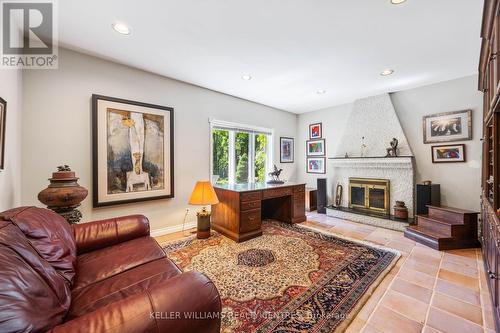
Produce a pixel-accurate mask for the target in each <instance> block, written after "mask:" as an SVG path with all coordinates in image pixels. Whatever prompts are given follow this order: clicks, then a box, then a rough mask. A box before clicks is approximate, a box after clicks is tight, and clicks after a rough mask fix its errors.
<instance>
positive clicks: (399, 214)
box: [394, 201, 408, 219]
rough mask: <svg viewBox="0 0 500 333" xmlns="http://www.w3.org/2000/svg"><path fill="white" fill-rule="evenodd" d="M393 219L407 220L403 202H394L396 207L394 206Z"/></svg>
mask: <svg viewBox="0 0 500 333" xmlns="http://www.w3.org/2000/svg"><path fill="white" fill-rule="evenodd" d="M394 217H396V218H398V219H407V218H408V208H407V207H406V206H405V203H404V202H403V201H396V205H395V206H394Z"/></svg>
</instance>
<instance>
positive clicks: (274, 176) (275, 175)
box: [267, 164, 285, 184]
mask: <svg viewBox="0 0 500 333" xmlns="http://www.w3.org/2000/svg"><path fill="white" fill-rule="evenodd" d="M282 171H283V169H278V167H277V166H276V164H275V165H274V171H273V172H269V176H271V180H269V181H268V182H267V183H268V184H283V183H285V182H284V181H282V180H281V179H280V175H281V172H282Z"/></svg>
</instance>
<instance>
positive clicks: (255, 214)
mask: <svg viewBox="0 0 500 333" xmlns="http://www.w3.org/2000/svg"><path fill="white" fill-rule="evenodd" d="M260 214H261V211H260V209H254V210H249V211H246V212H241V213H240V232H248V231H254V230H258V229H260V227H261V225H262V221H261V217H260Z"/></svg>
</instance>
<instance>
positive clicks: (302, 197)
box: [293, 192, 306, 202]
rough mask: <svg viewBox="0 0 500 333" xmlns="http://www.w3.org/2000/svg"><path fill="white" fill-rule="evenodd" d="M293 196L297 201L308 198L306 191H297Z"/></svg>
mask: <svg viewBox="0 0 500 333" xmlns="http://www.w3.org/2000/svg"><path fill="white" fill-rule="evenodd" d="M293 197H294V198H295V201H296V202H298V201H304V202H305V200H306V194H305V193H304V192H302V193H300V192H299V193H295V194H294V195H293Z"/></svg>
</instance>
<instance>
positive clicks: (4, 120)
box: [0, 97, 7, 170]
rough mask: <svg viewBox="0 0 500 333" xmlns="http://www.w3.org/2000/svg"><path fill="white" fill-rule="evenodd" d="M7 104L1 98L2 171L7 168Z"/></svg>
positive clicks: (0, 150) (0, 144)
mask: <svg viewBox="0 0 500 333" xmlns="http://www.w3.org/2000/svg"><path fill="white" fill-rule="evenodd" d="M6 116H7V102H6V101H5V100H4V99H3V98H1V97H0V170H3V169H4V168H5V128H6V124H7V118H6Z"/></svg>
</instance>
